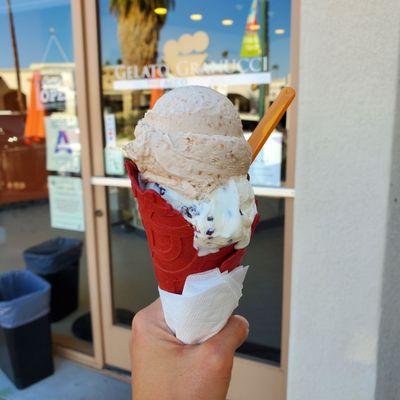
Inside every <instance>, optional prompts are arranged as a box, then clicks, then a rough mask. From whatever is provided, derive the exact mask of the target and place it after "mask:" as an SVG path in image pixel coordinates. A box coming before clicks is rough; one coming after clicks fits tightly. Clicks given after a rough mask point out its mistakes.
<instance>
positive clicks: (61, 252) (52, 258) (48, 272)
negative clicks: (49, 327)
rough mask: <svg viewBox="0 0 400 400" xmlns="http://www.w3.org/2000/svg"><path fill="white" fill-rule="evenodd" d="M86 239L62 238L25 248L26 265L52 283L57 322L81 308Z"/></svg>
mask: <svg viewBox="0 0 400 400" xmlns="http://www.w3.org/2000/svg"><path fill="white" fill-rule="evenodd" d="M81 253H82V241H81V240H78V239H70V238H65V237H58V238H55V239H51V240H48V241H46V242H43V243H40V244H38V245H36V246H33V247H30V248H29V249H26V250H25V251H24V259H25V263H26V267H27V269H28V270H30V271H32V272H33V273H35V274H37V275H39V276H41V277H42V278H44V279H46V281H47V282H49V283H50V285H51V296H50V321H51V322H57V321H59V320H61V319H63V318H65V317H66V316H67V315H69V314H71V313H72V312H73V311H75V310H76V309H77V308H78V301H79V260H80V257H81Z"/></svg>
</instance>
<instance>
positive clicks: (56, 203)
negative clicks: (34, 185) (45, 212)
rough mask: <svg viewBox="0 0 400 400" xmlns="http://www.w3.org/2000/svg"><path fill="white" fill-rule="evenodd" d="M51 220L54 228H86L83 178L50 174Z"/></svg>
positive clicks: (78, 229)
mask: <svg viewBox="0 0 400 400" xmlns="http://www.w3.org/2000/svg"><path fill="white" fill-rule="evenodd" d="M48 186H49V200H50V221H51V226H52V228H58V229H68V230H71V231H80V232H83V231H84V230H85V223H84V207H83V193H82V179H81V178H75V177H64V176H49V177H48Z"/></svg>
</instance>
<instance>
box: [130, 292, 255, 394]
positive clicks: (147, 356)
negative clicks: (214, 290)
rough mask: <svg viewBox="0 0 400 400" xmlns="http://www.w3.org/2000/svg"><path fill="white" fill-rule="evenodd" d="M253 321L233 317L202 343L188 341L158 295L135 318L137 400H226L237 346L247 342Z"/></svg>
mask: <svg viewBox="0 0 400 400" xmlns="http://www.w3.org/2000/svg"><path fill="white" fill-rule="evenodd" d="M248 332H249V324H248V322H247V321H246V320H245V319H244V318H243V317H240V316H236V315H235V316H232V317H231V318H230V319H229V320H228V322H227V324H226V325H225V327H224V328H223V329H222V330H221V331H220V332H219V333H217V334H216V335H214V336H213V337H211V338H210V339H208V340H207V341H205V342H204V343H202V344H198V345H185V344H182V343H181V342H180V341H179V340H178V339H177V338H176V337H175V336H174V335H173V334H172V332H171V331H170V330H169V328H168V326H167V325H166V323H165V320H164V315H163V311H162V307H161V302H160V300H159V299H158V300H157V301H155V302H154V303H152V304H151V305H150V306H148V307H146V308H145V309H143V310H141V311H140V312H139V313H137V314H136V316H135V318H134V319H133V322H132V349H131V356H132V393H133V398H134V400H203V399H207V400H223V399H225V398H226V394H227V392H228V387H229V382H230V379H231V371H232V365H233V357H234V353H235V350H236V349H237V348H238V347H239V346H240V345H241V344H242V343H243V342H244V341H245V339H246V337H247V335H248Z"/></svg>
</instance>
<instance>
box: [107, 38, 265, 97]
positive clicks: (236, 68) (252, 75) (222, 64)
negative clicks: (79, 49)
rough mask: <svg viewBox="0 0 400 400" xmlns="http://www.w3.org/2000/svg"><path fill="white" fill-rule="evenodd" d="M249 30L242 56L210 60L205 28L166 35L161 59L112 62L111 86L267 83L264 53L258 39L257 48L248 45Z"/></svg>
mask: <svg viewBox="0 0 400 400" xmlns="http://www.w3.org/2000/svg"><path fill="white" fill-rule="evenodd" d="M250 33H251V35H250V36H251V37H252V38H253V39H246V41H245V42H246V46H245V54H244V55H242V57H243V58H239V59H227V58H221V59H219V60H213V61H206V59H207V57H208V53H207V48H208V45H209V42H210V38H209V36H208V34H207V33H206V32H204V31H197V32H195V33H194V34H193V35H190V34H188V33H185V34H183V35H181V36H180V37H179V38H178V39H177V40H174V39H170V40H168V41H167V42H166V43H165V44H164V47H163V60H164V63H162V64H151V65H145V66H143V67H140V68H139V67H138V66H137V65H118V66H116V67H115V69H114V76H115V81H114V82H113V88H114V90H143V89H172V88H175V87H180V86H186V85H201V86H215V85H251V84H267V83H269V82H270V74H269V73H268V72H266V70H267V57H261V50H260V45H259V42H257V43H258V47H257V49H255V47H254V46H253V45H251V46H250V41H254V40H258V34H257V33H256V32H250ZM254 35H255V36H254ZM255 38H256V39H255ZM254 49H255V50H254ZM242 52H243V49H242ZM248 57H252V58H248Z"/></svg>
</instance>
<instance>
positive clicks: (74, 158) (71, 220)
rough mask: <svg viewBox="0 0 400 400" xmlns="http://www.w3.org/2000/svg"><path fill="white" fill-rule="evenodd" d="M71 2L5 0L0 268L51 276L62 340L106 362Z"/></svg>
mask: <svg viewBox="0 0 400 400" xmlns="http://www.w3.org/2000/svg"><path fill="white" fill-rule="evenodd" d="M71 3H72V2H70V1H69V0H49V1H45V2H43V1H40V0H32V1H25V0H15V1H5V0H0V273H3V272H5V271H8V270H12V269H19V268H27V269H29V270H31V271H32V272H34V273H36V274H38V275H40V276H42V277H43V278H44V279H46V280H47V281H48V282H49V283H50V284H51V311H50V320H51V329H52V333H53V340H54V342H55V343H56V344H57V345H61V346H62V347H63V348H64V350H63V352H64V354H66V355H71V354H74V355H75V358H79V359H80V360H81V361H83V362H86V363H92V364H93V358H95V359H96V360H95V362H96V363H97V364H100V363H101V360H99V358H98V356H96V355H95V353H97V350H98V349H99V347H100V346H99V345H101V343H100V339H101V338H100V329H99V324H98V322H99V319H98V309H97V300H96V296H95V293H94V291H93V290H92V288H91V285H90V282H93V281H95V276H94V275H93V265H94V262H93V261H94V260H93V254H94V250H93V246H92V243H93V242H94V240H93V238H92V236H91V232H92V231H93V229H92V220H91V217H90V215H91V211H92V210H91V202H90V193H88V191H87V190H86V189H87V187H89V186H88V184H89V179H90V175H89V174H88V169H87V164H88V162H87V161H88V158H89V155H88V146H87V137H86V135H85V132H84V131H83V130H82V129H81V126H82V117H83V115H82V113H81V110H80V109H79V107H78V98H77V97H79V91H80V89H79V84H78V82H79V73H77V71H78V68H77V62H78V61H77V60H76V57H75V55H76V54H77V51H76V50H77V49H76V42H75V40H74V39H75V36H74V34H73V33H74V11H73V5H72V4H71ZM56 254H58V256H56ZM40 257H46V258H47V263H46V264H47V267H46V268H44V265H43V263H39V262H38V261H37V260H38V258H40ZM65 257H67V258H68V262H65V261H64V259H65ZM35 258H36V263H35ZM60 259H61V260H63V261H61V262H60ZM57 260H58V261H57ZM92 327H93V328H94V329H92ZM71 349H73V350H78V351H79V352H80V354H79V356H78V355H77V354H78V353H76V352H71Z"/></svg>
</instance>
